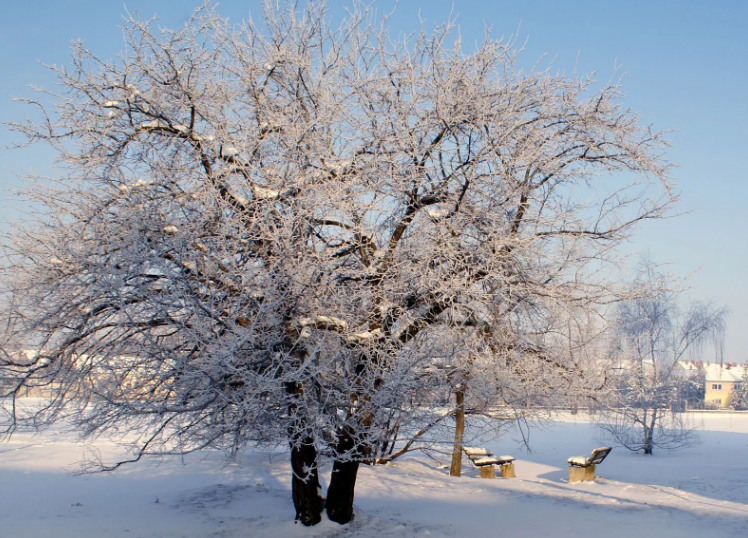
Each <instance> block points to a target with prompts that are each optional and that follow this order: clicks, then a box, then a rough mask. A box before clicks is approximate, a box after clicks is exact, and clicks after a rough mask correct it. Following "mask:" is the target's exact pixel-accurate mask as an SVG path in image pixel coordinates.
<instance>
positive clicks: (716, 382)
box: [704, 364, 748, 408]
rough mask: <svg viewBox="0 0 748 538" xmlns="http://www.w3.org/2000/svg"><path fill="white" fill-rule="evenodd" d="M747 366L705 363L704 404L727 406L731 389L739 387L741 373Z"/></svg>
mask: <svg viewBox="0 0 748 538" xmlns="http://www.w3.org/2000/svg"><path fill="white" fill-rule="evenodd" d="M746 368H748V366H744V365H735V366H731V365H730V364H726V365H724V366H723V365H720V364H707V365H706V366H705V370H706V387H705V389H706V390H705V391H704V404H705V405H707V406H710V405H711V406H715V405H716V406H718V407H723V408H724V407H727V406H728V405H730V397H731V396H732V393H733V391H735V390H736V389H738V390H739V389H740V387H741V384H742V383H743V375H744V373H745V370H746Z"/></svg>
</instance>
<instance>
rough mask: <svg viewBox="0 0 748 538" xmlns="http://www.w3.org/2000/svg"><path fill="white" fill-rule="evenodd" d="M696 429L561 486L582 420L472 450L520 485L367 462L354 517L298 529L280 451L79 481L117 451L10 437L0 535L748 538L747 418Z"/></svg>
mask: <svg viewBox="0 0 748 538" xmlns="http://www.w3.org/2000/svg"><path fill="white" fill-rule="evenodd" d="M696 420H697V421H698V422H701V423H702V431H701V432H700V437H701V440H702V443H701V444H700V445H699V446H696V447H693V448H689V449H686V450H682V451H679V452H675V453H662V452H660V453H656V454H655V455H654V456H647V457H645V456H642V455H637V454H633V453H629V452H627V451H624V450H623V449H620V448H614V450H613V452H612V453H611V454H610V456H609V457H608V458H607V459H606V460H605V462H604V463H603V464H602V465H600V466H598V468H597V474H598V477H599V479H598V480H597V481H596V482H595V483H577V484H569V483H568V482H567V480H566V478H567V464H566V459H567V458H568V457H570V456H575V455H583V454H589V452H590V450H592V449H593V448H595V447H596V446H599V445H600V441H601V440H600V439H599V438H598V434H597V431H596V430H595V429H593V428H592V427H590V425H589V424H587V422H586V420H585V419H584V417H582V416H581V415H578V416H573V415H564V416H559V417H557V419H556V420H555V421H554V422H552V423H550V424H549V425H548V426H547V427H544V428H542V429H535V430H532V432H531V438H530V442H531V446H532V449H533V452H532V453H530V454H528V453H526V452H521V451H520V449H519V443H518V440H517V439H515V438H514V437H515V435H513V434H511V433H509V434H506V435H504V436H503V437H502V438H501V439H499V440H494V441H487V440H486V442H485V443H484V444H479V443H474V444H475V446H484V447H486V448H488V449H489V450H491V451H492V452H493V453H498V454H501V453H508V454H513V455H514V456H515V457H516V458H517V461H516V462H515V466H516V472H517V478H516V479H508V480H502V479H496V480H485V479H480V478H478V470H477V469H476V468H475V467H473V466H471V465H470V463H469V462H468V461H467V458H464V460H463V476H462V477H460V478H451V477H449V476H448V475H447V473H448V470H447V469H440V468H438V465H437V464H436V463H435V462H434V461H433V460H432V459H430V458H427V457H426V456H423V455H420V454H414V455H411V456H408V457H405V458H401V459H399V460H397V461H396V462H395V464H394V465H392V466H379V467H376V468H370V467H367V466H362V467H361V470H360V471H359V481H358V484H357V488H356V514H357V515H356V519H355V521H354V522H353V523H352V524H350V525H347V526H345V527H341V526H339V525H337V524H335V523H331V522H327V521H324V522H323V523H322V524H320V525H318V526H316V527H313V528H304V527H302V526H301V525H295V524H294V522H293V507H292V504H291V498H290V477H289V475H290V471H289V465H288V462H287V457H286V455H285V454H283V453H262V452H249V453H246V454H244V455H243V456H242V458H241V461H239V462H238V463H237V464H229V465H227V464H226V462H225V460H224V459H223V458H222V457H221V456H220V455H218V454H213V453H207V454H202V455H193V456H190V457H187V458H185V460H184V462H183V461H182V460H181V459H180V458H174V459H169V460H166V461H162V462H160V463H158V464H156V463H136V464H131V465H129V466H126V467H125V468H123V469H121V470H119V471H117V472H115V473H113V474H102V475H85V476H80V475H73V474H71V473H70V471H72V470H75V469H76V465H77V462H79V461H81V460H82V459H83V458H85V457H86V456H87V455H90V452H89V451H91V450H94V451H97V452H99V453H100V454H101V455H102V456H103V457H104V459H105V460H106V459H107V457H110V458H112V457H114V456H115V455H116V454H117V453H118V452H119V449H118V448H117V447H116V446H115V445H114V444H112V443H109V442H105V441H98V442H96V443H94V444H92V445H90V446H86V445H83V444H80V443H77V442H76V441H75V440H74V439H73V438H72V437H71V436H69V435H67V434H62V433H59V432H54V431H52V432H46V433H44V434H42V435H34V434H31V433H19V434H16V435H14V437H13V438H12V439H11V440H10V442H7V443H2V444H0V537H1V538H6V537H8V538H9V537H13V538H27V537H28V538H37V537H38V538H47V537H54V538H68V537H92V538H98V537H102V538H103V537H128V538H137V537H142V538H161V537H163V538H167V537H185V538H192V537H195V538H197V537H201V538H202V537H213V536H216V537H227V538H234V537H237V538H238V537H251V538H292V537H360V538H370V537H372V538H373V537H375V536H376V537H421V536H423V537H425V536H430V537H434V538H440V537H469V538H480V537H484V536H485V537H494V536H508V537H509V536H511V537H513V538H514V537H543V536H553V537H558V538H564V537H574V538H584V537H588V536H589V537H593V536H594V537H596V538H597V537H628V538H630V537H635V538H646V537H649V536H652V537H657V538H668V537H689V536H694V537H696V536H735V537H737V536H747V535H748V414H736V413H725V414H703V415H698V416H697V417H696ZM445 459H446V458H445ZM328 475H329V468H326V469H324V470H323V473H322V476H323V478H325V479H326V478H327V476H328Z"/></svg>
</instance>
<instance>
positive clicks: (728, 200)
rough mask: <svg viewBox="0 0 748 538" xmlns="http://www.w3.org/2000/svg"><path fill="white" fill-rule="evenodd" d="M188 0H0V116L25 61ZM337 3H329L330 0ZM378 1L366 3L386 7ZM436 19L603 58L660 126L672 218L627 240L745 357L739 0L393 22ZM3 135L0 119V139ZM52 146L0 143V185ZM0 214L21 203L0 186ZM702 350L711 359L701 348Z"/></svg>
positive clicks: (107, 46)
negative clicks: (675, 199) (673, 189)
mask: <svg viewBox="0 0 748 538" xmlns="http://www.w3.org/2000/svg"><path fill="white" fill-rule="evenodd" d="M197 3H198V2H194V3H193V2H190V1H187V0H132V1H126V2H125V3H123V2H122V1H119V0H117V1H115V0H25V1H15V2H11V1H8V0H6V1H4V2H2V8H3V16H2V17H0V120H9V119H13V120H19V119H22V118H23V117H24V116H25V115H26V113H27V111H26V109H25V108H24V107H23V106H21V105H19V104H17V103H13V102H11V101H10V97H11V96H30V95H31V91H30V90H29V89H28V88H27V86H28V85H29V84H32V83H33V84H37V85H43V86H44V85H47V86H49V85H51V83H52V79H51V78H50V76H49V73H48V72H46V70H45V69H44V68H43V67H41V66H40V65H39V64H38V63H37V60H38V61H42V62H45V63H54V64H65V63H67V62H68V61H69V58H70V53H69V43H70V41H71V40H72V39H78V38H80V39H84V40H85V41H86V43H87V45H88V47H89V48H90V49H91V50H93V51H94V52H96V53H97V54H98V55H100V56H103V57H112V56H114V55H116V54H117V52H118V51H119V50H120V49H121V48H122V44H123V41H122V34H121V32H120V30H119V29H118V25H119V24H121V15H122V13H124V10H125V6H126V7H127V9H128V10H130V11H138V12H139V13H140V15H141V16H147V17H150V16H152V15H154V14H156V13H157V14H158V15H159V17H160V22H161V24H163V25H164V26H170V27H174V26H176V25H180V24H182V23H183V22H184V21H185V20H186V19H187V18H188V17H189V15H190V13H191V12H192V9H193V8H194V7H195V6H196V5H197ZM329 4H330V7H331V10H332V11H333V12H341V6H344V5H347V2H344V1H342V0H333V1H331V2H330V3H329ZM393 5H394V2H393V1H392V0H386V1H379V2H377V6H380V7H381V9H383V10H389V9H390V8H391V7H392V6H393ZM250 11H251V12H253V13H255V14H258V13H259V2H258V1H257V0H242V1H237V0H224V1H221V2H220V3H219V12H220V13H221V14H222V15H223V16H225V17H228V18H229V20H231V21H234V22H239V21H240V20H241V19H243V18H246V17H247V16H248V15H249V13H250ZM419 12H420V15H421V17H422V18H424V19H426V20H429V21H437V22H441V21H444V20H445V19H446V18H447V17H448V16H449V14H450V12H453V13H455V14H457V15H458V24H459V26H460V31H461V34H462V38H463V45H464V47H465V48H469V47H470V45H471V44H472V43H474V42H476V41H478V40H480V39H481V37H482V35H483V24H484V23H486V24H488V25H491V26H492V27H493V36H494V37H500V36H510V35H513V34H515V35H516V34H518V36H519V42H524V41H525V40H527V46H526V50H525V53H524V56H523V58H524V60H525V61H526V62H527V65H531V64H532V63H533V62H534V60H536V59H537V58H539V57H540V56H541V55H543V54H547V55H549V58H551V59H553V64H552V65H553V67H554V69H557V70H559V71H565V72H567V73H571V72H572V71H573V70H574V68H575V66H576V69H577V71H578V72H579V73H590V72H592V71H597V73H598V75H597V78H598V79H600V80H603V81H605V80H607V79H608V78H609V77H610V75H611V73H612V71H613V68H614V66H615V65H620V66H622V71H624V72H626V73H627V75H626V77H625V79H624V82H623V88H624V91H625V93H626V94H627V98H626V101H625V102H626V104H627V105H628V106H629V107H631V108H632V109H634V110H637V111H638V112H640V113H641V115H642V116H643V121H644V123H647V124H649V123H651V124H653V125H654V127H655V128H658V129H674V130H675V131H674V132H673V133H672V134H671V135H670V136H669V138H670V140H671V141H672V144H673V147H672V148H671V149H670V150H669V151H668V153H667V156H668V159H669V160H670V161H672V162H674V163H677V164H678V165H679V168H677V169H675V170H674V176H675V178H676V180H677V183H678V190H679V191H680V192H681V193H682V197H683V201H682V203H681V204H680V206H679V207H678V208H677V210H678V211H679V212H683V213H685V214H684V215H682V216H680V217H678V218H673V219H669V220H666V221H660V222H653V223H649V224H647V225H646V226H644V227H642V228H641V230H640V232H639V233H638V234H637V235H636V236H635V237H634V240H633V241H632V243H631V245H629V248H631V249H632V250H641V251H647V252H649V253H650V255H651V257H652V258H653V259H654V260H655V261H657V262H660V263H665V262H667V263H669V264H670V265H669V266H668V268H669V270H670V271H672V272H674V273H675V274H677V275H680V276H687V275H691V276H690V278H689V284H690V285H691V286H693V289H691V290H690V291H689V296H690V297H691V298H692V299H700V300H713V301H715V302H716V303H718V304H723V305H727V306H728V307H729V308H730V309H731V310H732V316H731V318H730V321H729V324H728V334H727V346H726V357H725V359H726V360H728V361H732V362H745V361H748V285H746V282H745V280H746V268H747V267H748V239H746V233H748V205H747V203H748V171H747V167H746V160H748V91H746V88H748V32H746V31H745V23H746V21H748V2H743V1H740V0H732V1H730V0H713V1H711V2H703V1H699V2H697V1H695V0H680V1H670V0H657V1H655V0H649V1H640V0H628V1H626V2H620V1H608V0H596V1H588V0H567V1H565V2H560V1H552V0H545V1H541V0H536V1H533V0H528V1H524V2H517V1H516V0H513V1H503V0H501V1H490V0H483V1H479V0H463V1H457V2H452V1H445V0H428V1H426V0H401V1H400V2H399V5H398V7H397V10H396V11H395V14H394V17H393V19H392V26H393V28H394V29H395V30H403V31H407V30H410V29H413V28H415V27H416V26H417V25H418V14H419ZM13 140H16V141H17V138H15V137H14V136H13V135H12V134H11V133H9V132H8V130H7V128H5V127H4V126H0V146H2V147H4V146H7V145H9V144H10V143H12V141H13ZM51 158H52V155H51V154H50V153H49V152H48V151H46V150H44V149H43V148H36V147H35V148H30V149H24V150H12V151H9V150H4V149H0V187H2V188H9V187H12V186H13V185H14V184H17V183H18V180H17V179H16V177H15V176H16V175H17V174H19V173H23V172H28V171H32V172H33V171H38V172H46V171H47V167H48V165H49V163H50V161H51ZM0 208H2V209H0V211H2V213H3V218H0V220H12V219H15V218H17V217H18V215H19V214H22V213H23V211H24V208H23V206H22V205H20V204H19V203H18V202H15V201H13V200H12V199H11V197H10V196H9V195H8V194H7V193H5V192H0ZM705 358H707V359H711V357H705Z"/></svg>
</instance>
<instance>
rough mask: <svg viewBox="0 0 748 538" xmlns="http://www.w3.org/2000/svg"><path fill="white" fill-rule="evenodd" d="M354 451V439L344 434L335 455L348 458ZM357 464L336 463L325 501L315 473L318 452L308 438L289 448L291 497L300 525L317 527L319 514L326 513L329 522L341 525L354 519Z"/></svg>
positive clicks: (354, 462)
mask: <svg viewBox="0 0 748 538" xmlns="http://www.w3.org/2000/svg"><path fill="white" fill-rule="evenodd" d="M354 448H355V441H354V440H353V437H351V435H349V434H348V433H347V432H344V433H343V434H342V435H341V436H340V438H339V440H338V444H337V446H336V447H335V453H336V454H338V455H341V456H342V455H346V457H350V455H351V453H352V452H353V450H354ZM358 466H359V462H358V461H340V460H338V459H336V460H335V461H334V462H333V466H332V475H331V476H330V486H329V487H328V488H327V499H326V500H325V499H324V498H323V497H322V494H321V488H320V483H319V474H318V471H317V449H316V448H315V447H314V442H313V440H312V439H311V438H306V439H303V440H302V442H301V443H300V444H299V446H296V444H294V443H292V444H291V469H292V471H293V477H292V480H291V495H292V497H293V504H294V508H295V509H296V520H297V521H300V522H301V523H302V524H303V525H306V526H311V525H316V524H317V523H319V522H320V521H321V520H322V510H323V508H326V509H327V517H328V518H329V519H330V521H334V522H336V523H340V524H341V525H344V524H346V523H349V522H350V521H351V520H352V519H353V496H354V489H355V487H356V476H357V475H358Z"/></svg>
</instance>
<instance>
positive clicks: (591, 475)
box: [569, 465, 595, 482]
mask: <svg viewBox="0 0 748 538" xmlns="http://www.w3.org/2000/svg"><path fill="white" fill-rule="evenodd" d="M594 479H595V466H594V465H590V466H589V467H575V466H573V465H570V466H569V482H587V481H590V480H594Z"/></svg>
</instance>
